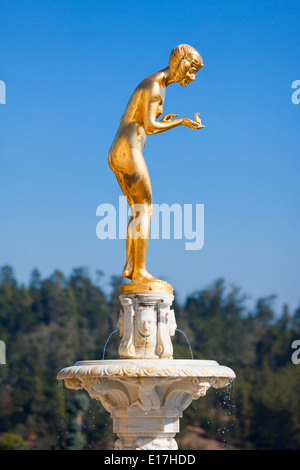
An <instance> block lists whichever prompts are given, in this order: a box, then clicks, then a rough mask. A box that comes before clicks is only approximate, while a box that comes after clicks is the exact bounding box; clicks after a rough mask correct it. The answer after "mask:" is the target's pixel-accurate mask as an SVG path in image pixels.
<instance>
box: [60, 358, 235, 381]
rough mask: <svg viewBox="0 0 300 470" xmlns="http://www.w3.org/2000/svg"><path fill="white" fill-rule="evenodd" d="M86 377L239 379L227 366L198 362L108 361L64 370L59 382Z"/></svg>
mask: <svg viewBox="0 0 300 470" xmlns="http://www.w3.org/2000/svg"><path fill="white" fill-rule="evenodd" d="M83 377H94V378H96V377H98V378H101V377H102V378H103V377H108V378H114V377H115V378H118V377H201V378H209V377H212V378H228V379H232V380H233V379H235V377H236V375H235V373H234V372H233V370H232V369H230V368H229V367H227V366H222V365H219V364H218V363H217V362H216V361H213V360H201V359H200V360H198V359H151V360H150V359H105V360H103V359H102V360H87V361H78V362H76V363H75V364H74V365H73V366H71V367H66V368H64V369H62V370H61V371H60V372H59V374H58V375H57V379H59V380H64V379H72V378H77V379H79V378H83Z"/></svg>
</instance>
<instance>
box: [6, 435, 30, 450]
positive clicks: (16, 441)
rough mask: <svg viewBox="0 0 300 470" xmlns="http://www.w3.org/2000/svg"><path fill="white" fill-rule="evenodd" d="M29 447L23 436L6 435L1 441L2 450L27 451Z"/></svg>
mask: <svg viewBox="0 0 300 470" xmlns="http://www.w3.org/2000/svg"><path fill="white" fill-rule="evenodd" d="M26 449H27V445H26V443H25V442H24V441H23V439H22V437H21V436H17V435H15V434H12V433H8V434H6V435H5V436H4V437H2V438H1V439H0V450H26Z"/></svg>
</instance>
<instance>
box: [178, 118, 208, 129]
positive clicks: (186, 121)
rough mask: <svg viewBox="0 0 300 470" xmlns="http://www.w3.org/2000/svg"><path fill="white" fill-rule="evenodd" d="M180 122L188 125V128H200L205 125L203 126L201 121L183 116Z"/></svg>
mask: <svg viewBox="0 0 300 470" xmlns="http://www.w3.org/2000/svg"><path fill="white" fill-rule="evenodd" d="M182 124H183V125H184V126H187V127H189V128H190V129H202V128H203V127H205V126H203V124H202V123H199V122H195V121H192V120H191V119H189V118H183V119H182Z"/></svg>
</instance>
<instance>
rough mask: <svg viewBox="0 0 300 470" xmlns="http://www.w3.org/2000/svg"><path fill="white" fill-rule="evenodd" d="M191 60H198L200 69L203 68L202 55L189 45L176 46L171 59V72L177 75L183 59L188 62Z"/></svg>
mask: <svg viewBox="0 0 300 470" xmlns="http://www.w3.org/2000/svg"><path fill="white" fill-rule="evenodd" d="M191 58H193V59H194V60H195V59H196V61H197V62H199V68H200V67H201V66H203V60H202V57H201V55H200V54H199V52H197V51H196V49H194V48H193V47H192V46H189V45H188V44H180V45H179V46H176V47H175V48H174V49H173V50H172V52H171V54H170V59H169V67H170V70H171V72H173V73H175V70H176V69H177V67H178V66H179V64H180V62H181V61H182V60H183V59H187V60H188V59H191Z"/></svg>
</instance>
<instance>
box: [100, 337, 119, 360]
mask: <svg viewBox="0 0 300 470" xmlns="http://www.w3.org/2000/svg"><path fill="white" fill-rule="evenodd" d="M118 331H119V330H115V331H113V332H112V333H111V334H110V335H109V337H108V338H107V340H106V343H105V345H104V348H103V353H102V360H104V357H105V352H106V347H107V345H108V342H109V340H110V338H111V337H112V335H114V334H115V333H117V332H118Z"/></svg>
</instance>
